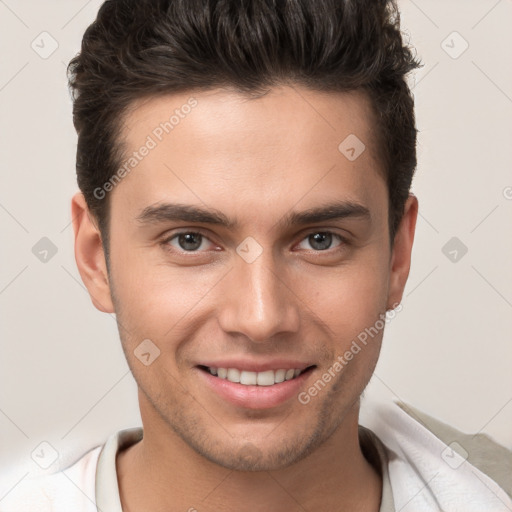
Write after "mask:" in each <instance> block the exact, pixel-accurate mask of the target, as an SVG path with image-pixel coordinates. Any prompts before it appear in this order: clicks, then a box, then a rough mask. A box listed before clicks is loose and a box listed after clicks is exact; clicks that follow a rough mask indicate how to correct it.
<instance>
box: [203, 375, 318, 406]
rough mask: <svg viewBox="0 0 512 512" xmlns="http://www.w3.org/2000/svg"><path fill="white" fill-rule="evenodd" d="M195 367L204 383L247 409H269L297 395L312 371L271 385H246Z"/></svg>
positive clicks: (233, 402) (229, 400)
mask: <svg viewBox="0 0 512 512" xmlns="http://www.w3.org/2000/svg"><path fill="white" fill-rule="evenodd" d="M196 369H197V371H198V373H199V374H200V377H201V378H202V379H204V380H205V383H206V385H207V386H209V387H210V388H211V389H212V390H213V391H215V393H217V394H218V395H219V396H220V397H222V398H224V399H225V400H227V401H228V402H231V403H232V404H234V405H236V406H238V407H245V408H247V409H270V408H272V407H277V406H278V405H281V404H282V403H284V402H286V401H287V400H289V399H290V398H292V397H293V396H297V395H298V394H299V392H300V389H301V388H302V387H303V386H304V382H305V381H306V379H307V378H308V377H309V375H310V374H311V373H312V371H313V368H309V369H308V370H306V371H305V372H304V373H301V374H300V375H299V376H298V377H295V378H294V379H291V380H285V381H284V382H280V383H279V384H273V385H272V386H246V385H245V384H238V383H236V382H231V381H229V380H227V379H221V378H220V377H216V376H214V375H212V374H211V373H209V372H208V371H205V370H202V369H200V368H196Z"/></svg>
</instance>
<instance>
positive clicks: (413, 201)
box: [387, 194, 418, 309]
mask: <svg viewBox="0 0 512 512" xmlns="http://www.w3.org/2000/svg"><path fill="white" fill-rule="evenodd" d="M417 218H418V199H417V198H416V196H414V195H413V194H409V197H408V199H407V201H406V202H405V206H404V215H403V217H402V220H401V222H400V225H399V227H398V230H397V232H396V234H395V243H394V245H393V250H392V253H391V259H390V277H389V291H388V305H387V308H388V309H394V308H395V307H396V306H397V305H398V304H399V303H400V302H401V301H402V295H403V293H404V288H405V284H406V282H407V278H408V277H409V270H410V268H411V252H412V244H413V242H414V233H415V230H416V219H417Z"/></svg>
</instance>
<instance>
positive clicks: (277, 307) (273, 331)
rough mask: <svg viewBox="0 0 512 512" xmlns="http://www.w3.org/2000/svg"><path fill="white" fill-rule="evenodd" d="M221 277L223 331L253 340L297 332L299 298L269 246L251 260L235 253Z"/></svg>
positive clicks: (220, 315)
mask: <svg viewBox="0 0 512 512" xmlns="http://www.w3.org/2000/svg"><path fill="white" fill-rule="evenodd" d="M223 281H224V283H223V288H222V295H223V298H222V300H221V305H220V311H219V315H218V321H219V324H220V327H221V328H222V329H223V330H224V331H225V332H227V333H230V334H238V335H240V334H243V335H245V336H246V337H247V338H248V339H249V340H250V341H252V342H254V343H263V342H268V341H271V340H272V339H273V338H275V337H276V336H277V335H283V334H284V333H288V334H289V333H292V332H298V330H299V323H300V315H299V310H300V299H299V298H298V294H297V291H296V290H293V286H291V285H290V284H289V279H287V276H286V275H285V274H284V273H283V268H282V265H281V266H280V265H278V264H276V262H275V261H274V258H273V256H272V254H271V251H270V250H264V251H263V253H262V254H261V255H260V256H259V257H258V258H257V259H256V260H255V261H253V262H252V263H248V262H247V261H245V260H244V259H242V258H240V257H238V255H237V256H236V258H235V262H234V265H233V268H232V269H231V271H230V272H228V274H227V275H226V277H225V279H224V280H223Z"/></svg>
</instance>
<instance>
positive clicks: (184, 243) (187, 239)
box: [178, 233, 201, 251]
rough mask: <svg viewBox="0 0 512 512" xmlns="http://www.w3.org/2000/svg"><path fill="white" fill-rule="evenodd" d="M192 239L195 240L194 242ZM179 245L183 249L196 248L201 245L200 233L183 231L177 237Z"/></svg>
mask: <svg viewBox="0 0 512 512" xmlns="http://www.w3.org/2000/svg"><path fill="white" fill-rule="evenodd" d="M194 239H196V241H195V242H194ZM178 241H179V244H180V247H181V248H182V249H185V250H188V251H190V250H194V249H198V248H199V247H200V246H201V235H200V234H199V233H185V234H182V235H180V236H179V237H178Z"/></svg>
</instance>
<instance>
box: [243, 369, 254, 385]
mask: <svg viewBox="0 0 512 512" xmlns="http://www.w3.org/2000/svg"><path fill="white" fill-rule="evenodd" d="M257 379H258V374H257V373H256V372H247V371H245V370H243V371H242V372H241V373H240V384H245V385H247V386H250V385H255V384H256V383H257Z"/></svg>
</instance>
